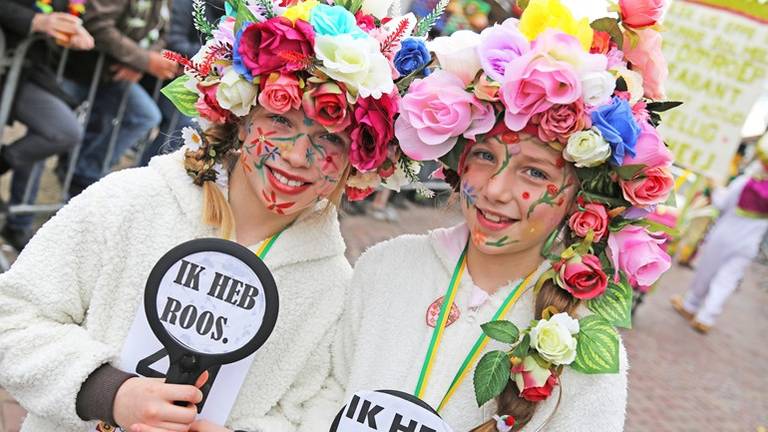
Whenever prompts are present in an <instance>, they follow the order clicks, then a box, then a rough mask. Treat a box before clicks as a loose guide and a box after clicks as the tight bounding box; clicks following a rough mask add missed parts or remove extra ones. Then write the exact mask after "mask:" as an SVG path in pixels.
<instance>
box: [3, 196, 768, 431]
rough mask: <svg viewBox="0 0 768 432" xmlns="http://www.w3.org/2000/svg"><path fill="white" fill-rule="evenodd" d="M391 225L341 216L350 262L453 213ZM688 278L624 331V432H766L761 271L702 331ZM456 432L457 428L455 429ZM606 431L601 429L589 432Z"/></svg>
mask: <svg viewBox="0 0 768 432" xmlns="http://www.w3.org/2000/svg"><path fill="white" fill-rule="evenodd" d="M400 216H401V221H400V222H399V223H388V222H379V221H375V220H372V219H370V218H366V217H360V216H347V217H345V218H344V219H343V221H342V226H343V230H344V234H345V237H346V238H347V244H348V252H347V256H348V257H349V258H350V260H351V261H353V262H354V261H355V260H356V259H357V257H358V256H359V255H360V253H362V251H364V250H365V248H366V247H368V246H370V245H372V244H374V243H376V242H378V241H381V240H385V239H388V238H391V237H393V236H396V235H399V234H401V233H406V232H411V233H416V232H424V231H425V230H427V229H429V228H431V227H435V226H447V225H452V224H453V223H455V222H457V221H458V220H459V219H460V216H459V215H458V213H456V212H455V211H451V210H448V209H437V210H435V209H426V208H422V207H411V208H410V209H409V210H407V211H405V212H401V213H400ZM691 277H692V272H691V270H689V269H685V268H681V267H675V268H673V269H672V270H671V271H670V272H669V273H668V274H667V276H665V279H664V280H663V281H662V283H661V286H662V288H660V289H659V290H658V291H657V292H654V293H652V294H650V295H648V296H647V300H646V302H645V303H644V304H643V305H642V306H641V307H640V308H639V310H638V312H637V315H636V317H635V327H634V328H633V329H632V330H630V331H626V332H624V342H625V344H626V346H627V349H628V351H629V358H630V363H631V370H630V390H629V408H628V418H627V424H626V429H625V430H626V431H628V432H647V431H653V432H709V431H712V432H766V429H765V427H766V426H768V391H767V390H766V389H768V373H766V364H768V343H767V342H768V337H766V335H767V334H768V313H766V307H768V268H766V267H763V266H760V265H754V266H753V267H752V271H751V272H750V273H749V275H748V276H747V278H746V279H745V281H744V284H743V285H742V287H741V288H740V290H739V291H737V293H736V294H735V295H734V297H733V298H732V299H731V301H730V303H729V304H728V305H727V309H726V312H725V313H724V314H723V316H722V317H721V319H720V322H719V326H718V327H717V328H715V329H714V330H713V331H712V332H711V334H709V335H708V336H702V335H699V334H698V333H695V332H694V331H693V330H691V329H690V328H689V327H688V326H687V323H685V322H684V321H683V320H682V318H680V317H678V316H677V315H676V314H675V313H674V311H673V310H672V308H671V307H670V306H669V302H668V300H669V297H670V296H672V295H673V294H676V293H682V292H683V291H684V290H685V287H686V285H687V283H688V282H689V281H690V279H691ZM0 404H1V408H2V410H0V415H2V418H1V419H0V420H3V421H2V422H0V424H2V426H0V432H15V431H17V430H18V422H19V417H20V415H21V413H22V411H21V409H20V408H19V407H18V405H16V404H15V403H14V402H13V401H12V400H11V399H10V398H9V397H8V396H7V395H6V394H4V393H3V392H2V391H0ZM457 432H461V431H457ZM595 432H609V431H595Z"/></svg>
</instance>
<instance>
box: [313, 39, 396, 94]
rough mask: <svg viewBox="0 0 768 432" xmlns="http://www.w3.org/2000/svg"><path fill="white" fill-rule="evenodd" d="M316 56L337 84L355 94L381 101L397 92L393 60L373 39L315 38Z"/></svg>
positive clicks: (322, 68) (322, 67)
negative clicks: (392, 69) (394, 91)
mask: <svg viewBox="0 0 768 432" xmlns="http://www.w3.org/2000/svg"><path fill="white" fill-rule="evenodd" d="M315 54H316V55H317V58H318V59H320V61H322V62H323V66H321V67H320V69H321V70H322V71H323V72H325V73H326V74H327V75H328V76H329V77H331V78H333V79H334V80H336V81H341V82H343V83H345V84H346V85H347V88H348V89H349V90H350V91H351V92H352V93H354V94H356V95H358V96H360V97H363V98H366V97H369V96H372V97H373V98H374V99H379V98H380V97H381V96H382V95H383V94H389V93H391V92H392V90H394V88H395V83H394V81H392V73H391V69H390V67H389V60H387V58H386V57H384V55H383V54H382V53H381V51H380V50H379V43H378V42H377V41H376V40H374V39H372V38H365V39H353V38H352V36H351V35H348V34H342V35H337V36H317V37H315Z"/></svg>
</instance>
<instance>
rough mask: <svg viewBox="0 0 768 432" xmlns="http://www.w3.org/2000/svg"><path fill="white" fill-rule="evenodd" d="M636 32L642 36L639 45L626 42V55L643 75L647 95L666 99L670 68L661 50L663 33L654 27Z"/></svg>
mask: <svg viewBox="0 0 768 432" xmlns="http://www.w3.org/2000/svg"><path fill="white" fill-rule="evenodd" d="M636 33H637V34H638V35H639V36H640V40H639V42H638V43H637V46H635V47H633V46H632V44H630V43H628V44H626V45H625V46H624V56H625V57H626V59H627V60H628V61H629V62H630V63H632V68H631V69H632V70H633V71H636V72H638V73H639V74H640V75H642V76H643V87H644V88H645V97H647V98H649V99H654V100H661V99H664V97H665V96H664V82H665V81H666V80H667V76H668V75H669V69H668V68H667V60H666V59H665V58H664V53H663V52H662V51H661V43H662V38H661V34H659V32H657V31H656V30H652V29H642V30H637V31H636Z"/></svg>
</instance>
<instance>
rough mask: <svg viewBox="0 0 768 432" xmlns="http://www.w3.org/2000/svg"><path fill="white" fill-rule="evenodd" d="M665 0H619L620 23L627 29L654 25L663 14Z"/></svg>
mask: <svg viewBox="0 0 768 432" xmlns="http://www.w3.org/2000/svg"><path fill="white" fill-rule="evenodd" d="M664 2H665V0H619V9H621V21H622V22H623V23H624V24H625V25H627V26H629V27H648V26H652V25H654V24H656V23H657V22H658V21H659V19H661V15H662V14H663V13H664Z"/></svg>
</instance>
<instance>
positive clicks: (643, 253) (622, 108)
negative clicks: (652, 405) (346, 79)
mask: <svg viewBox="0 0 768 432" xmlns="http://www.w3.org/2000/svg"><path fill="white" fill-rule="evenodd" d="M517 3H518V6H522V5H523V3H527V5H525V7H524V8H523V11H522V15H521V17H520V19H519V20H518V19H508V20H507V21H505V22H504V23H502V24H497V25H495V26H493V27H489V28H487V29H485V30H484V31H482V33H480V34H477V33H474V32H470V31H459V32H456V33H454V34H453V35H452V36H450V37H445V38H437V39H435V40H434V41H432V42H431V43H429V45H428V46H429V48H430V49H431V50H432V51H433V52H434V53H435V54H436V57H437V60H438V62H439V67H438V68H437V69H436V70H434V71H433V72H432V73H431V74H430V75H429V76H427V77H425V78H423V79H418V80H415V81H414V82H413V83H412V84H411V85H410V88H409V89H408V92H407V93H406V95H405V96H403V98H402V100H401V103H400V107H401V110H400V116H399V117H398V119H397V120H396V124H395V129H396V131H395V135H396V136H397V138H398V140H399V144H400V147H401V149H402V152H403V154H404V155H406V156H407V157H409V158H411V159H413V160H415V161H424V160H434V159H437V160H439V161H440V162H441V164H442V167H443V170H444V172H445V174H451V175H449V176H448V180H449V181H452V183H453V186H454V187H455V188H456V187H457V185H458V182H457V181H456V179H457V178H458V176H457V173H458V174H461V168H462V166H461V165H462V162H463V158H464V157H465V155H466V153H467V151H468V149H469V148H470V147H471V146H472V144H473V143H475V142H477V141H482V140H483V139H484V138H485V137H488V136H494V137H501V140H502V141H503V142H505V143H514V142H516V141H517V140H519V139H520V137H519V134H520V133H527V134H529V135H532V136H534V137H537V138H539V139H540V140H541V141H543V142H545V143H547V144H549V145H550V146H552V147H554V148H556V149H558V150H561V151H562V158H563V159H564V160H565V161H568V162H570V163H572V164H573V166H574V168H575V171H576V174H577V176H578V180H579V185H578V187H579V190H578V191H577V193H576V202H577V206H576V207H577V209H576V211H575V212H574V213H573V214H572V215H570V217H569V218H568V219H567V222H564V223H563V224H562V226H561V227H560V228H559V229H557V230H555V232H553V233H552V235H551V236H550V238H549V239H548V240H547V242H546V243H545V246H544V248H543V250H542V255H543V256H544V257H546V258H547V259H549V260H550V261H551V262H552V268H551V270H550V271H548V272H546V273H545V274H544V275H543V276H542V277H541V278H540V279H539V281H538V283H537V285H536V289H537V290H538V289H540V288H541V286H542V285H543V284H544V282H546V281H552V282H553V283H554V284H555V285H556V286H558V287H559V288H561V289H563V290H566V291H568V292H569V293H570V294H571V295H572V296H573V297H575V298H577V299H580V300H584V301H585V302H586V306H587V308H588V309H589V310H590V311H591V312H592V314H591V315H589V316H586V317H584V318H581V319H579V320H577V319H575V318H572V317H571V316H570V315H569V314H568V313H566V312H565V311H559V310H556V309H555V308H554V307H549V308H547V309H545V311H544V313H543V317H542V319H540V320H538V321H534V322H533V323H532V324H531V325H530V326H529V327H528V328H526V329H524V330H520V329H518V328H517V327H516V326H515V325H514V324H512V323H511V322H508V321H494V322H490V323H486V324H484V325H483V331H484V332H485V333H486V335H488V336H489V337H491V338H493V339H496V340H498V341H501V342H504V343H508V344H509V345H510V349H509V350H508V351H506V352H502V351H493V352H490V353H487V354H486V355H485V356H484V357H483V358H482V359H481V361H480V362H479V364H478V366H477V368H476V370H475V392H476V397H477V402H478V405H483V404H484V403H485V402H487V401H488V400H490V399H492V398H494V397H496V396H498V395H499V394H500V393H501V392H502V391H503V390H504V388H505V387H506V385H507V383H508V381H509V380H510V379H511V380H512V381H514V382H515V383H516V385H517V388H518V390H519V391H520V394H521V396H522V397H523V398H525V399H527V400H529V401H540V400H543V399H546V398H547V397H548V396H549V394H550V393H551V391H552V389H553V387H554V386H555V385H557V382H558V377H559V375H560V374H561V372H562V369H563V367H564V366H570V367H571V368H573V369H574V370H576V371H579V372H583V373H616V372H618V371H619V339H618V334H617V332H616V330H615V328H614V327H625V328H629V327H630V326H631V307H632V297H633V291H632V288H633V287H635V288H639V287H648V286H650V285H652V284H653V283H655V282H656V280H657V279H658V278H659V277H660V276H661V274H662V273H663V272H665V271H666V270H667V269H668V268H669V267H670V257H669V256H668V255H667V254H666V253H665V252H664V251H663V250H662V248H661V243H663V240H662V239H661V237H660V236H659V235H657V234H654V233H652V232H650V231H649V228H650V230H651V231H658V230H661V229H662V227H661V226H660V225H656V224H653V223H652V222H650V221H647V220H644V218H645V216H647V215H648V214H649V213H650V212H651V211H653V210H654V208H655V206H657V205H658V204H662V203H665V202H667V201H668V200H670V199H671V198H672V190H673V186H674V178H673V176H672V174H671V172H670V167H671V165H672V154H671V152H670V151H669V150H668V149H667V148H666V146H665V144H664V142H663V140H662V138H661V137H660V136H659V133H658V132H657V131H656V127H657V126H658V124H659V121H660V116H659V114H658V113H659V112H662V111H665V110H667V109H670V108H673V107H675V106H677V105H679V103H677V102H659V101H658V100H659V99H662V98H663V97H664V95H663V88H662V84H663V81H664V79H665V78H666V75H667V70H666V62H665V60H664V57H663V55H662V54H661V36H660V35H659V33H658V31H657V29H656V27H655V26H654V25H655V24H656V22H657V20H658V19H659V18H660V17H661V14H662V9H663V0H657V1H650V2H633V1H629V0H626V1H624V0H622V1H620V2H619V8H620V9H619V10H617V12H619V17H618V18H601V19H598V20H596V21H594V22H591V23H590V22H589V21H588V20H587V19H581V20H577V19H575V18H574V16H573V15H572V13H571V12H570V11H569V9H568V8H566V7H565V6H564V5H563V4H561V3H560V1H559V0H530V2H522V1H518V2H517ZM654 100H656V101H654ZM434 119H439V121H435V120H434ZM567 187H568V185H554V184H552V185H549V186H548V188H547V193H546V194H545V195H544V196H543V197H542V198H540V201H541V202H542V203H544V204H554V203H557V202H559V201H562V200H563V198H564V197H563V193H564V191H565V190H566V189H567ZM557 239H562V243H563V248H564V250H563V251H562V252H561V253H553V249H554V248H553V244H554V243H555V241H556V240H557Z"/></svg>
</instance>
